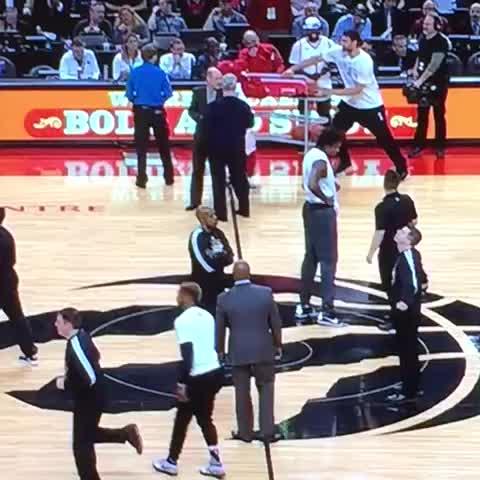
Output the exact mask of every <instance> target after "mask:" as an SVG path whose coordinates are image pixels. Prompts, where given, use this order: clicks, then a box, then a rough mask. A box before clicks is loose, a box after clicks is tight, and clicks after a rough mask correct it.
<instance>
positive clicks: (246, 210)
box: [209, 148, 250, 220]
mask: <svg viewBox="0 0 480 480" xmlns="http://www.w3.org/2000/svg"><path fill="white" fill-rule="evenodd" d="M209 157H210V170H211V173H212V186H213V206H214V209H215V213H216V214H217V217H218V218H219V219H220V220H227V217H228V215H227V197H226V192H225V189H226V182H227V179H226V176H225V167H227V168H228V172H229V175H230V183H231V184H232V187H233V190H234V192H235V195H236V197H237V200H238V210H239V213H240V214H241V215H245V216H248V215H250V201H249V198H248V195H249V191H250V187H249V184H248V179H247V174H246V168H245V161H246V155H245V149H244V148H243V149H235V150H232V151H230V152H217V151H212V152H210V155H209Z"/></svg>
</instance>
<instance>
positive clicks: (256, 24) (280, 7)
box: [247, 0, 292, 32]
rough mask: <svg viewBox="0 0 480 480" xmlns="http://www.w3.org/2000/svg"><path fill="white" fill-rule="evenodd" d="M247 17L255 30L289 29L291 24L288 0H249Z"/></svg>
mask: <svg viewBox="0 0 480 480" xmlns="http://www.w3.org/2000/svg"><path fill="white" fill-rule="evenodd" d="M247 18H248V21H249V23H250V25H251V26H252V27H253V28H255V29H256V30H266V31H276V30H283V31H286V32H287V31H289V30H290V26H291V24H292V11H291V8H290V2H287V1H286V0H250V2H249V3H248V6H247Z"/></svg>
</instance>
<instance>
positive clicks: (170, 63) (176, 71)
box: [160, 38, 195, 80]
mask: <svg viewBox="0 0 480 480" xmlns="http://www.w3.org/2000/svg"><path fill="white" fill-rule="evenodd" d="M194 65H195V57H194V55H193V54H191V53H188V52H185V44H184V43H183V42H182V40H180V39H179V38H176V39H174V40H172V43H171V44H170V53H166V54H165V55H162V56H161V57H160V68H161V69H162V70H163V71H164V72H165V73H166V74H167V75H168V77H169V78H170V80H191V79H192V71H193V67H194Z"/></svg>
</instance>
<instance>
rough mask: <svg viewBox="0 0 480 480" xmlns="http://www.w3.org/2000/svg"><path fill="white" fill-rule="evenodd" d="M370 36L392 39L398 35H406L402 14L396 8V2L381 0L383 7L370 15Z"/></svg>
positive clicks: (394, 0) (393, 0)
mask: <svg viewBox="0 0 480 480" xmlns="http://www.w3.org/2000/svg"><path fill="white" fill-rule="evenodd" d="M370 20H371V21H372V35H373V36H374V37H381V36H385V37H386V38H392V37H393V36H394V35H396V34H399V33H407V31H408V30H407V26H406V23H405V15H404V13H403V12H402V11H401V10H399V9H398V8H397V0H383V6H382V8H380V9H379V10H377V11H376V12H374V13H373V14H372V15H370Z"/></svg>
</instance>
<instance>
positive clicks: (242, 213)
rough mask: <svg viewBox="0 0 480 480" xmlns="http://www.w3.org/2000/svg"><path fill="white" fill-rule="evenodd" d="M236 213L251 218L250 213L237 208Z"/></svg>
mask: <svg viewBox="0 0 480 480" xmlns="http://www.w3.org/2000/svg"><path fill="white" fill-rule="evenodd" d="M235 213H236V214H237V215H240V216H241V217H244V218H250V214H249V213H244V212H242V211H241V210H236V211H235Z"/></svg>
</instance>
